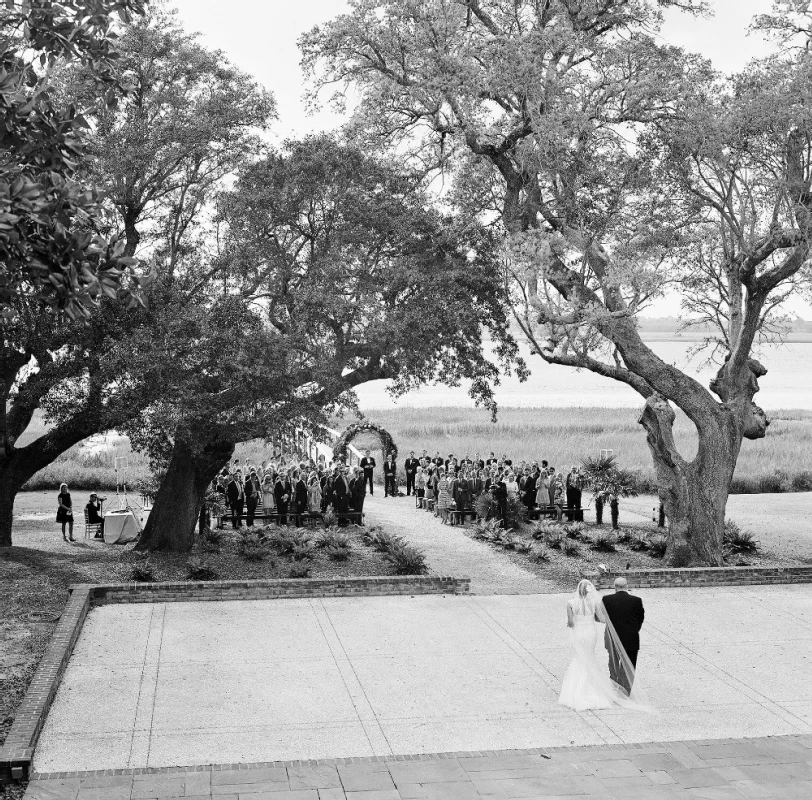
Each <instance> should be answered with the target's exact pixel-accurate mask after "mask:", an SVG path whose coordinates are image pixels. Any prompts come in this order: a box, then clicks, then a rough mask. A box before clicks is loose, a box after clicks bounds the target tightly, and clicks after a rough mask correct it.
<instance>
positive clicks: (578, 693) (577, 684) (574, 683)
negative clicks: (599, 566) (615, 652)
mask: <svg viewBox="0 0 812 800" xmlns="http://www.w3.org/2000/svg"><path fill="white" fill-rule="evenodd" d="M569 607H570V610H571V611H572V617H573V626H572V627H571V628H570V629H569V630H570V642H571V643H572V648H573V651H574V656H573V659H572V661H571V662H570V665H569V667H568V668H567V672H566V674H565V675H564V681H563V682H562V684H561V694H560V695H559V697H558V702H559V703H560V704H561V705H564V706H567V707H569V708H573V709H575V710H576V711H587V710H588V709H596V708H611V707H612V706H614V705H620V706H625V707H627V708H641V703H640V701H639V698H636V697H635V695H636V692H634V691H633V692H632V697H629V695H628V694H627V693H626V692H625V691H624V689H623V688H622V687H620V686H619V685H618V684H616V683H615V682H614V681H613V680H612V679H611V678H610V677H609V654H608V652H607V651H606V649H605V648H604V642H603V630H604V626H603V624H599V623H598V622H596V621H595V613H596V610H597V611H598V613H599V614H600V612H601V611H602V610H603V604H602V603H600V599H599V598H597V599H595V598H590V599H589V600H585V601H584V602H578V601H577V600H576V601H570V603H569ZM604 613H605V612H604ZM599 634H600V645H599V644H598V641H599V636H598V635H599Z"/></svg>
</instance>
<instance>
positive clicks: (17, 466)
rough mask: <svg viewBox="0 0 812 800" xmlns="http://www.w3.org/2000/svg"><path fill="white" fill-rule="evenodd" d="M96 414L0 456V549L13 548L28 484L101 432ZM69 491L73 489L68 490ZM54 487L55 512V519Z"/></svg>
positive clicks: (80, 418)
mask: <svg viewBox="0 0 812 800" xmlns="http://www.w3.org/2000/svg"><path fill="white" fill-rule="evenodd" d="M95 419H96V418H95V416H94V415H93V414H87V415H85V414H80V415H77V417H76V418H75V419H74V420H71V421H69V422H68V423H64V424H62V425H60V426H58V427H56V428H53V429H52V430H50V431H48V433H46V434H45V435H44V436H41V437H40V438H39V439H35V440H34V441H33V442H31V443H30V444H28V445H26V446H25V447H20V448H15V447H12V448H9V449H8V450H7V451H6V452H5V454H4V455H0V547H11V546H12V538H11V528H12V520H13V517H14V499H15V498H16V496H17V493H18V492H19V491H20V490H21V489H22V488H23V486H24V485H25V483H26V481H28V480H30V479H31V478H33V477H34V475H36V474H37V473H38V472H39V471H40V470H41V469H44V468H45V467H47V466H48V465H49V464H51V463H53V462H54V461H55V460H56V458H57V457H58V456H60V455H61V454H62V453H64V452H65V451H66V450H69V449H70V448H71V447H73V446H74V445H75V444H78V443H79V442H81V441H82V440H83V439H86V438H87V437H88V436H92V435H93V434H94V433H97V432H98V431H99V426H98V424H97V423H96V422H94V420H95ZM68 488H70V487H68ZM58 491H59V487H57V486H54V496H53V512H54V517H56V494H57V492H58Z"/></svg>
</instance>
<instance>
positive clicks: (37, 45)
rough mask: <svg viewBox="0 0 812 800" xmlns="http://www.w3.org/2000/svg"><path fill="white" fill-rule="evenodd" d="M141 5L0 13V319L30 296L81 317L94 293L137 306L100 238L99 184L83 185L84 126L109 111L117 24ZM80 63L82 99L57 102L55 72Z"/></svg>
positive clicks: (126, 273)
mask: <svg viewBox="0 0 812 800" xmlns="http://www.w3.org/2000/svg"><path fill="white" fill-rule="evenodd" d="M143 6H144V3H143V1H142V0H66V1H65V2H62V3H52V2H48V3H42V2H35V3H31V2H27V0H26V1H24V2H15V0H9V2H6V3H4V4H3V7H2V8H0V143H2V150H3V157H2V159H0V261H2V270H1V271H0V317H2V318H3V319H5V320H6V321H8V320H12V319H13V318H14V316H15V314H16V312H17V310H18V309H17V303H18V302H22V301H24V300H31V299H32V298H33V299H35V300H37V301H39V302H41V303H44V304H48V305H53V306H56V307H58V308H60V309H63V310H64V311H65V312H67V314H68V315H69V316H71V317H87V316H88V314H89V313H90V310H91V309H92V308H93V306H95V304H96V303H97V302H98V299H99V297H100V296H102V295H103V294H104V295H107V296H109V297H117V296H119V295H121V296H123V297H125V298H127V299H129V300H130V302H131V305H132V304H136V303H137V296H138V295H137V291H135V292H132V291H131V290H133V289H136V290H137V288H138V285H139V283H140V279H139V278H138V277H136V276H135V275H133V274H132V273H131V269H130V268H131V267H132V266H134V263H135V262H134V261H133V260H132V259H130V258H129V257H128V256H125V254H124V243H123V242H121V241H118V240H116V239H115V238H113V239H110V240H108V239H106V238H104V237H102V236H101V235H100V232H99V229H98V224H97V222H98V216H99V212H100V200H101V194H100V191H99V187H98V186H97V185H96V184H95V183H94V182H93V181H92V180H88V179H87V175H86V173H85V172H84V167H85V166H86V163H87V152H86V144H87V134H88V127H89V124H88V120H87V118H86V116H87V115H88V114H89V113H92V112H93V111H94V109H96V108H98V107H99V105H104V104H105V103H106V104H108V105H110V106H111V107H112V106H114V105H115V103H116V101H117V99H118V97H119V94H120V90H121V89H122V88H124V87H123V86H122V84H121V83H120V82H119V80H118V76H117V74H116V71H115V62H116V59H117V58H118V53H117V51H116V49H115V47H116V38H117V37H116V32H115V27H116V25H115V23H116V22H121V21H123V22H127V21H128V20H129V19H130V18H131V15H132V14H138V13H141V12H142V11H143ZM74 65H81V66H82V67H83V68H84V69H85V70H86V71H87V75H88V77H89V79H90V80H91V81H92V84H93V87H94V92H93V94H92V96H91V97H89V100H88V102H86V103H80V102H78V101H77V98H69V97H68V98H66V97H65V96H63V93H62V91H61V90H62V84H61V82H60V73H61V72H62V71H63V70H64V69H65V67H66V66H68V67H70V66H74Z"/></svg>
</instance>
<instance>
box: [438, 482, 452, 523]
mask: <svg viewBox="0 0 812 800" xmlns="http://www.w3.org/2000/svg"><path fill="white" fill-rule="evenodd" d="M450 505H451V496H450V495H449V494H448V480H447V479H446V476H445V471H444V470H440V477H439V479H438V481H437V513H438V514H439V515H440V520H441V521H442V523H443V525H446V524H447V523H448V508H449V506H450Z"/></svg>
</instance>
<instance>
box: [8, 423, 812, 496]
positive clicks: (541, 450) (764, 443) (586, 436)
mask: <svg viewBox="0 0 812 800" xmlns="http://www.w3.org/2000/svg"><path fill="white" fill-rule="evenodd" d="M365 416H366V418H367V419H369V420H371V421H373V422H377V423H380V424H381V425H383V426H384V427H385V428H386V429H387V430H388V431H389V432H390V433H391V434H392V436H393V437H394V439H395V442H396V443H397V445H398V449H399V457H398V462H399V464H401V465H402V463H403V460H404V459H405V458H406V457H407V455H408V453H409V451H410V450H414V451H415V452H416V453H417V454H418V455H419V454H420V453H421V452H422V451H423V450H424V449H425V450H428V451H429V454H430V455H434V453H435V452H436V451H437V450H439V451H440V453H441V454H442V455H443V456H444V457H445V456H447V455H448V454H449V453H454V454H455V455H456V456H458V457H462V456H465V455H466V454H469V455H470V456H472V457H473V456H474V454H475V453H480V454H481V455H482V456H483V457H484V456H486V455H487V454H488V453H489V452H491V451H493V452H495V453H496V455H498V456H501V455H503V454H505V453H507V454H509V456H510V457H511V458H512V459H514V460H521V459H525V460H531V461H532V460H539V461H540V460H541V459H546V460H547V461H548V462H549V463H550V464H551V465H553V466H556V467H559V468H562V469H565V468H569V467H570V466H571V465H573V464H578V463H580V461H581V459H583V458H585V457H587V456H597V455H599V454H600V451H601V450H603V449H608V450H613V451H614V453H615V455H616V457H617V460H618V463H619V464H620V465H621V466H623V467H626V468H628V469H632V470H635V471H636V472H637V474H638V484H639V489H640V490H641V491H644V492H652V491H654V470H653V468H652V464H651V456H650V455H649V452H648V447H647V445H646V437H645V434H644V432H643V429H642V428H641V427H640V425H639V424H638V423H637V416H638V411H636V410H635V409H632V408H596V407H589V408H500V409H499V416H498V420H497V422H496V423H493V422H491V419H490V415H489V413H488V412H487V411H485V410H484V409H476V408H461V407H456V408H454V407H434V408H400V409H397V408H396V409H391V408H390V409H370V410H368V411H366V412H365ZM769 416H770V419H771V424H770V427H769V430H768V432H767V437H766V438H765V439H761V440H759V441H754V442H751V441H745V443H744V445H743V447H742V452H741V455H740V457H739V463H738V466H737V468H736V476H735V478H734V484H733V487H732V489H733V492H734V493H758V492H791V491H810V490H812V457H810V453H812V411H803V410H779V411H773V412H770V413H769ZM351 421H352V420H351V419H349V418H345V419H335V420H333V427H335V428H337V429H339V430H343V429H344V428H345V427H346V426H347V425H348V424H349V423H350V422H351ZM45 430H46V426H45V424H44V423H43V422H42V420H41V419H35V420H34V422H33V423H32V425H31V426H30V428H29V430H28V431H26V433H25V438H24V439H23V440H22V441H21V444H24V443H25V441H30V440H31V439H33V438H35V437H36V436H40V435H42V433H44V431H45ZM675 435H676V440H677V443H678V446H679V447H680V452H682V454H683V455H684V456H685V457H686V458H691V457H692V456H693V455H694V454H695V452H696V432H695V431H694V429H693V426H692V425H691V424H690V422H689V421H688V419H687V418H686V417H685V416H684V415H679V416H678V417H677V423H676V426H675ZM354 444H355V445H356V447H359V448H360V449H363V448H365V447H370V448H372V449H373V450H379V447H380V446H379V444H378V441H377V438H375V437H366V438H364V437H360V436H359V437H358V438H357V439H356V440H355V442H354ZM269 452H270V448H269V447H268V446H266V445H265V444H264V443H263V442H262V441H253V442H246V443H243V444H240V445H239V446H238V447H237V452H236V455H237V456H239V457H240V458H242V459H245V458H250V459H251V460H252V461H255V462H260V461H262V460H263V459H265V458H267V457H268V454H269ZM117 456H119V457H120V456H125V457H127V460H128V468H127V477H128V480H127V483H128V484H129V485H130V486H133V485H134V484H135V482H136V481H137V480H138V479H140V478H146V477H148V475H149V461H148V459H147V457H146V456H144V455H142V454H140V453H135V452H133V451H132V449H131V448H130V445H129V441H128V440H127V439H126V437H123V436H119V435H117V434H115V433H110V434H107V435H106V436H105V437H94V439H92V440H88V442H85V443H82V444H79V445H76V446H75V447H72V448H71V449H70V450H68V451H67V452H66V453H64V454H63V455H62V456H60V457H59V458H58V459H57V460H56V461H55V462H54V463H53V464H51V465H50V466H48V467H46V468H45V469H44V470H42V471H41V472H39V473H37V475H36V476H35V477H34V478H33V479H32V480H31V481H30V482H29V483H28V485H27V486H26V489H29V490H34V489H52V488H58V486H59V484H60V483H61V482H63V481H64V482H65V483H67V484H68V485H69V486H70V487H71V488H72V489H104V490H110V489H114V488H115V485H116V476H115V471H114V469H113V463H114V458H115V457H117Z"/></svg>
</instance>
